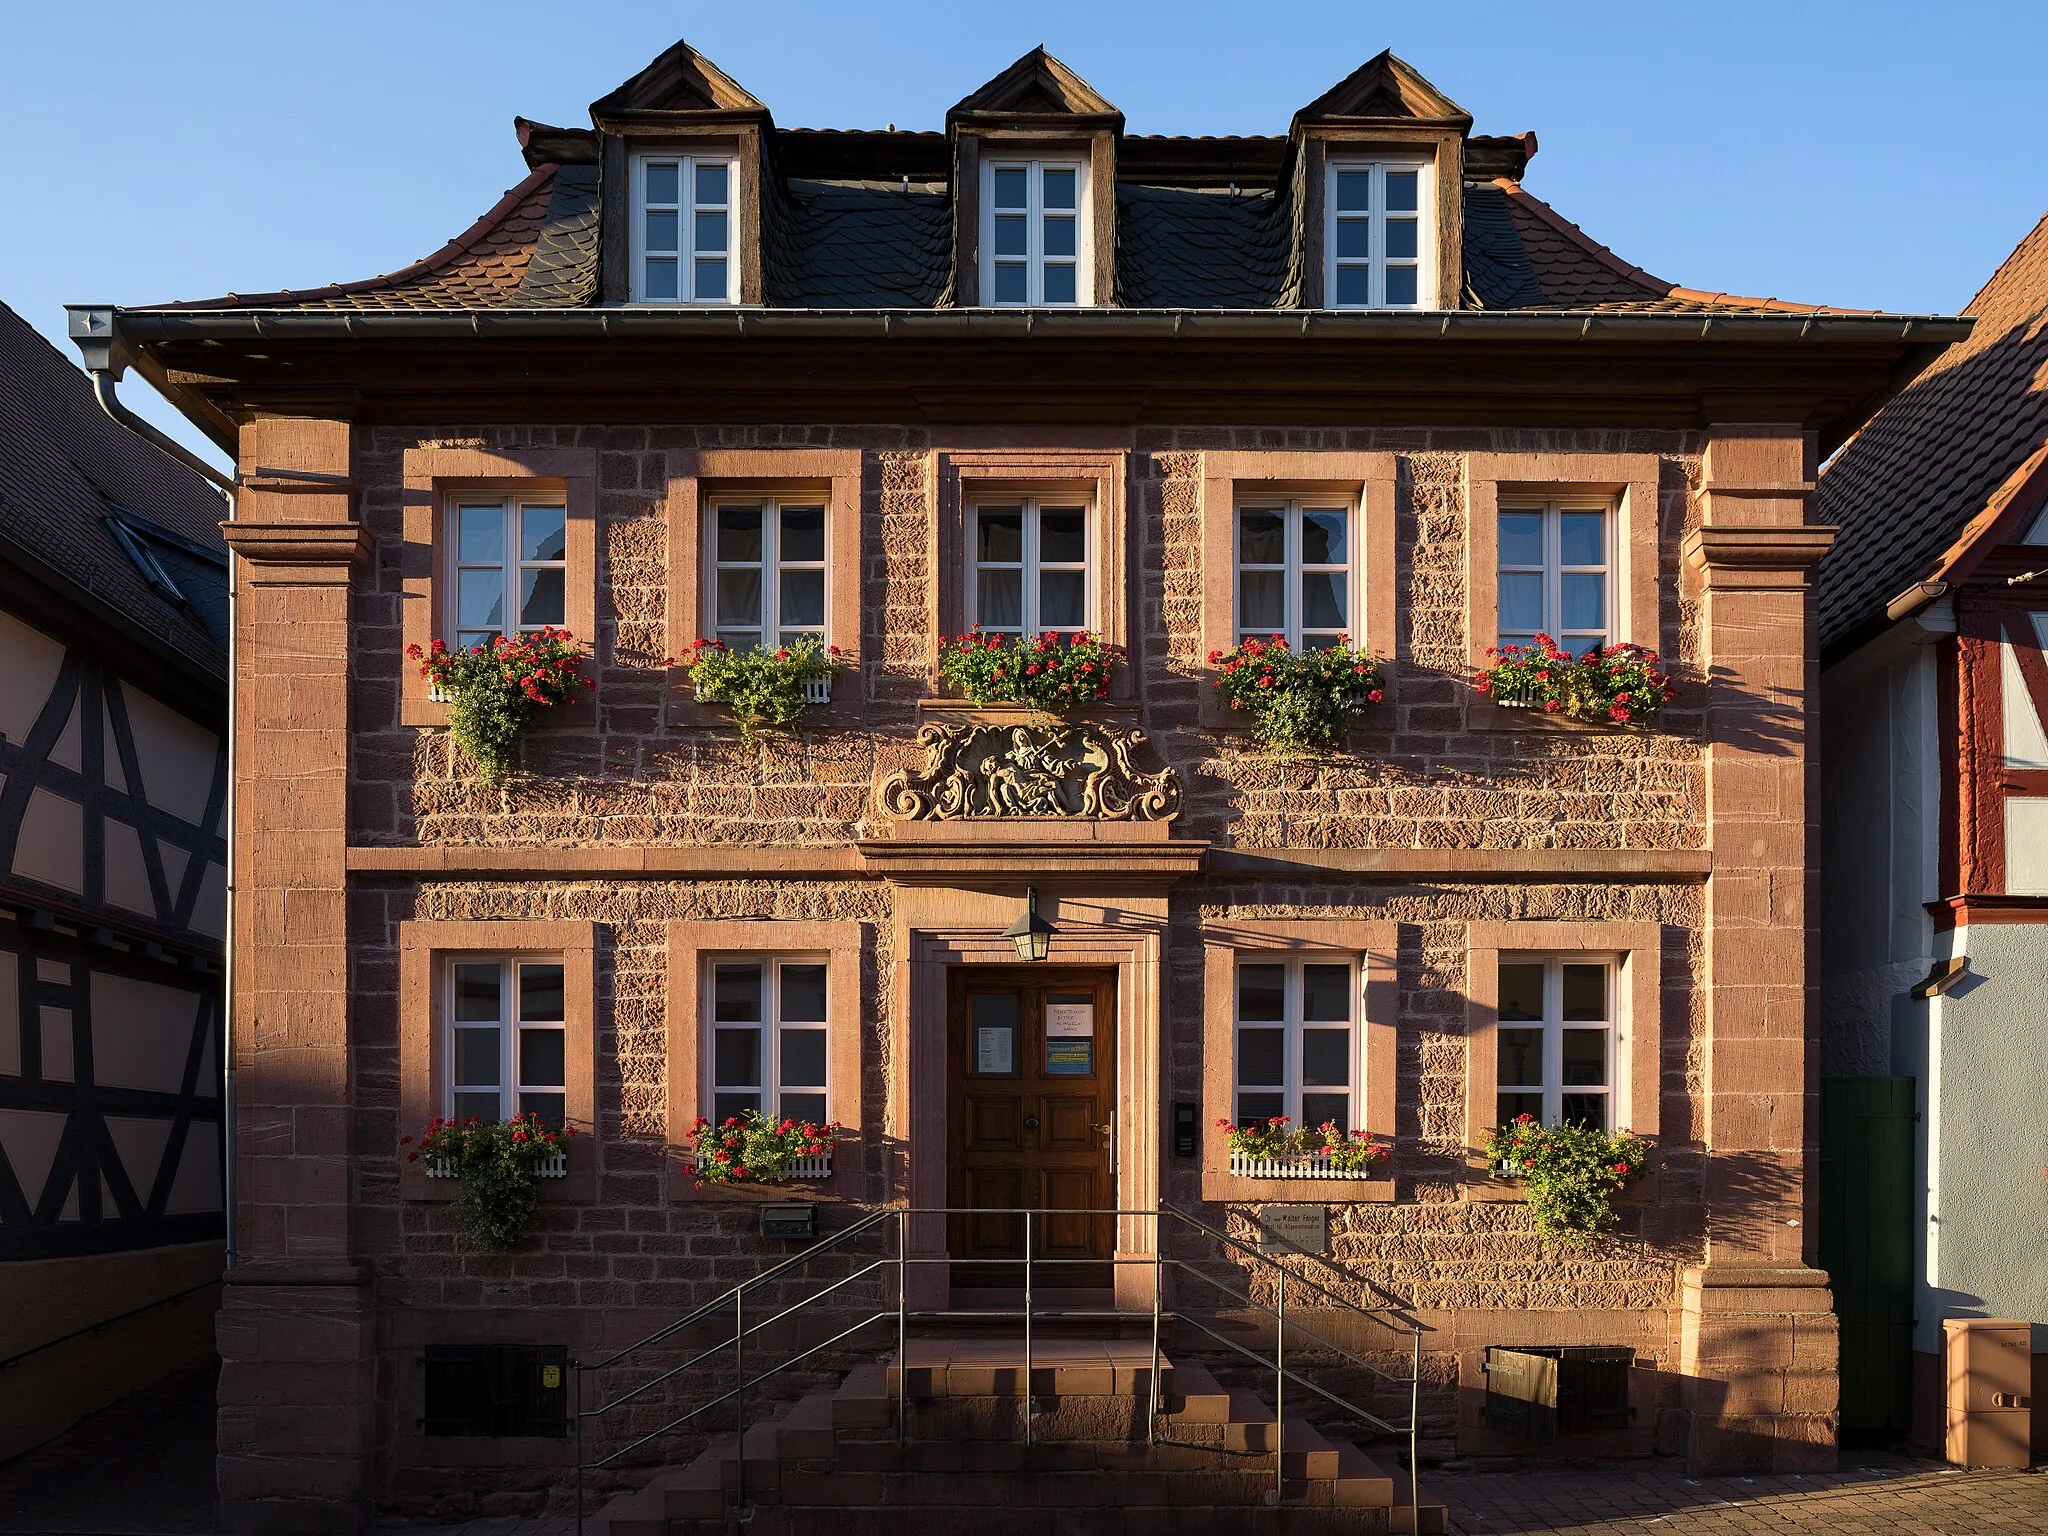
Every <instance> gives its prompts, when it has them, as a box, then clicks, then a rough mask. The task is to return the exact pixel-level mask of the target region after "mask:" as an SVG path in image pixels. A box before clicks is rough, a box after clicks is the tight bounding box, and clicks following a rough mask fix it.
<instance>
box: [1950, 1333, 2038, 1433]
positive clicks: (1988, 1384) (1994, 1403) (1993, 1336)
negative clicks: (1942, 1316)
mask: <svg viewBox="0 0 2048 1536" xmlns="http://www.w3.org/2000/svg"><path fill="white" fill-rule="evenodd" d="M1941 1335H1942V1344H1943V1346H1944V1348H1943V1358H1944V1361H1945V1363H1946V1367H1947V1371H1948V1399H1947V1409H1948V1459H1949V1460H1950V1461H1952V1462H1954V1463H1955V1464H1956V1465H1957V1466H1959V1467H2024V1466H2026V1465H2028V1463H2029V1462H2030V1460H2031V1459H2032V1449H2031V1447H2032V1442H2033V1430H2034V1411H2033V1404H2032V1399H2031V1398H2030V1397H2029V1395H2028V1394H2029V1393H2030V1392H2031V1391H2032V1390H2033V1379H2032V1378H2033V1369H2034V1353H2033V1337H2034V1329H2033V1325H2032V1324H2031V1323H2023V1322H2016V1321H2014V1320H2013V1319H2011V1318H2005V1317H1951V1318H1949V1319H1947V1320H1946V1321H1945V1322H1943V1323H1942V1325H1941Z"/></svg>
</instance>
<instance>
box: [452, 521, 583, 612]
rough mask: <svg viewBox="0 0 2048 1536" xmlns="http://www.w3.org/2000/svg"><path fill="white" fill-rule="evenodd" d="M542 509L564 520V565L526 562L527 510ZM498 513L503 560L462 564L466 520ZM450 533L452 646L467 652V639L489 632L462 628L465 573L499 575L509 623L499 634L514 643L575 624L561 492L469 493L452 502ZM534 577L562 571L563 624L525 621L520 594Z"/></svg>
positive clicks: (566, 532) (567, 542)
mask: <svg viewBox="0 0 2048 1536" xmlns="http://www.w3.org/2000/svg"><path fill="white" fill-rule="evenodd" d="M529 507H540V508H546V509H549V510H558V511H560V512H561V514H562V558H561V559H559V560H526V559H522V558H521V551H522V544H521V539H520V522H521V519H522V517H523V515H524V514H525V512H526V509H527V508H529ZM488 508H496V509H497V511H498V514H499V516H500V518H501V519H502V522H501V524H500V531H499V540H500V545H499V547H500V549H501V550H502V551H503V555H502V557H501V558H500V559H499V560H497V561H496V562H489V561H479V560H470V561H465V560H464V559H463V558H462V514H463V513H464V512H465V511H470V512H475V511H481V510H485V509H488ZM443 515H444V517H445V518H446V522H445V523H444V525H443V526H444V527H446V529H447V532H448V539H447V549H448V573H449V579H448V596H447V606H446V611H445V613H444V619H445V621H446V627H445V628H444V629H443V630H442V633H443V634H444V635H445V636H447V641H448V644H449V645H451V646H457V647H460V646H464V645H465V644H467V643H473V642H465V641H464V640H463V638H462V637H463V636H464V635H465V634H471V635H475V634H482V633H483V630H482V629H481V628H479V627H477V626H474V625H464V624H463V623H462V573H463V572H464V571H489V570H496V571H499V572H501V573H502V575H503V580H504V592H505V599H504V603H505V605H504V613H505V617H506V619H507V621H508V622H507V623H505V624H504V625H503V626H501V627H500V628H499V629H498V630H497V632H496V633H498V634H502V635H504V636H506V637H507V638H510V639H517V638H518V637H519V636H520V635H531V634H538V633H539V632H540V631H541V630H543V629H564V628H566V627H567V626H568V622H569V504H568V500H567V498H566V497H564V496H563V494H562V493H561V492H560V491H533V492H526V491H522V492H516V493H506V492H498V493H492V492H469V493H465V494H461V495H456V496H451V497H450V498H449V499H448V504H447V508H446V511H445V513H444V514H443ZM528 571H560V572H561V573H562V616H561V617H560V618H559V619H547V620H539V621H536V622H534V623H532V624H528V623H526V622H524V621H523V620H522V619H521V618H520V607H521V604H520V589H521V588H522V586H523V585H524V579H523V578H524V576H525V573H526V572H528Z"/></svg>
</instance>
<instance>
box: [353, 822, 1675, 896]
mask: <svg viewBox="0 0 2048 1536" xmlns="http://www.w3.org/2000/svg"><path fill="white" fill-rule="evenodd" d="M939 825H940V826H944V827H945V828H946V833H941V834H940V835H938V836H930V837H904V836H898V837H893V838H886V839H882V838H878V839H871V840H868V841H864V842H860V843H853V844H839V845H837V846H822V847H801V848H731V847H728V848H705V847H674V848H650V847H644V846H636V845H620V846H616V847H596V848H589V847H585V848H506V847H496V848H481V847H477V846H474V845H471V844H435V845H429V846H425V847H418V846H367V845H357V846H355V847H352V848H350V849H349V851H348V868H349V872H350V873H351V874H354V875H363V876H371V877H386V878H396V879H433V880H532V879H543V880H545V879H616V880H642V879H657V880H792V879H795V880H841V879H860V878H876V877H880V878H886V879H893V880H898V881H914V882H917V883H922V884H932V883H947V882H951V881H972V880H974V879H975V878H977V877H994V878H996V879H999V880H1012V879H1025V878H1034V877H1037V876H1040V875H1043V876H1046V877H1048V878H1051V877H1056V876H1069V877H1071V876H1082V877H1088V878H1109V879H1133V880H1137V881H1140V882H1156V881H1159V880H1162V879H1164V880H1180V879H1187V878H1191V877H1193V876H1196V875H1202V874H1207V875H1218V876H1229V875H1241V876H1252V877H1266V876H1288V877H1291V878H1295V879H1342V878H1346V877H1349V878H1352V879H1365V880H1433V881H1459V882H1486V881H1496V880H1513V881H1523V882H1546V883H1560V882H1580V881H1602V880H1630V881H1637V880H1641V881H1684V882H1691V881H1699V880H1704V879H1706V878H1707V877H1708V876H1709V875H1710V874H1711V873H1712V872H1713V855H1712V854H1711V853H1708V852H1707V851H1705V850H1703V849H1683V848H1681V849H1605V848H1335V849H1333V848H1216V847H1212V846H1211V845H1210V844H1208V843H1206V842H1201V841H1197V840H1194V839H1188V838H1174V837H1163V836H1142V835H1140V836H1129V835H1127V836H1123V837H1116V836H1111V837H1087V836H1078V835H1074V833H1073V832H1072V831H1071V830H1069V831H1068V833H1067V835H1065V836H1059V837H1054V838H1048V837H1046V836H1045V835H1044V832H1043V830H1042V829H1041V830H1039V831H1038V833H1037V835H1033V833H1032V832H1030V831H1027V830H1024V829H1016V828H1014V827H1004V826H1001V825H1000V824H997V823H994V822H976V823H958V822H955V823H942V824H939ZM1108 825H1110V826H1130V825H1131V824H1129V823H1122V824H1118V823H1110V824H1108ZM1137 825H1138V826H1144V827H1147V828H1148V829H1149V828H1158V829H1159V830H1161V831H1163V830H1164V828H1163V827H1162V826H1161V825H1160V824H1159V823H1150V824H1146V823H1139V824H1137ZM955 829H960V830H961V831H967V832H968V835H965V836H962V835H959V834H958V832H956V831H955ZM969 829H971V830H969ZM920 830H924V829H920ZM947 833H951V834H953V835H947Z"/></svg>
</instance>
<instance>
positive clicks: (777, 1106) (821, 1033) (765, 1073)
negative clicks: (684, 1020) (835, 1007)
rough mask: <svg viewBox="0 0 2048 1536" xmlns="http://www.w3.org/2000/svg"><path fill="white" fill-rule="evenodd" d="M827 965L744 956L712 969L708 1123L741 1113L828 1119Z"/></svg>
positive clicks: (717, 963) (716, 963) (818, 1121)
mask: <svg viewBox="0 0 2048 1536" xmlns="http://www.w3.org/2000/svg"><path fill="white" fill-rule="evenodd" d="M825 975H826V965H825V962H824V961H823V960H817V959H782V958H771V957H768V956H748V957H747V958H745V959H732V960H715V961H713V962H712V964H711V986H710V988H709V991H710V1000H711V1020H710V1025H709V1029H708V1031H707V1032H708V1033H709V1035H710V1037H711V1052H710V1055H711V1060H710V1062H709V1063H708V1066H709V1069H710V1071H709V1075H710V1078H711V1082H710V1084H709V1087H710V1103H711V1118H712V1119H713V1120H714V1121H724V1120H727V1119H730V1118H731V1117H732V1116H734V1115H739V1114H743V1113H745V1112H746V1111H747V1110H750V1109H752V1110H757V1111H759V1112H760V1113H761V1114H763V1115H766V1116H768V1117H769V1118H770V1119H784V1120H809V1121H812V1122H814V1123H816V1124H819V1125H822V1124H824V1123H825V1121H826V1120H827V1118H829V1117H828V1114H827V1101H828V1098H829V1085H828V1082H827V1072H828V1070H829V1058H830V1055H831V1053H830V1051H829V1049H828V1048H827V1035H828V1032H829V1022H828V1020H827V1017H826V1013H827V1004H826V998H827V990H828V989H827V988H826V985H825Z"/></svg>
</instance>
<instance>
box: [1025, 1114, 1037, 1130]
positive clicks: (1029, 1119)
mask: <svg viewBox="0 0 2048 1536" xmlns="http://www.w3.org/2000/svg"><path fill="white" fill-rule="evenodd" d="M1024 1129H1025V1130H1027V1131H1035V1130H1037V1129H1038V1116H1036V1115H1026V1116H1025V1117H1024Z"/></svg>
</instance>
